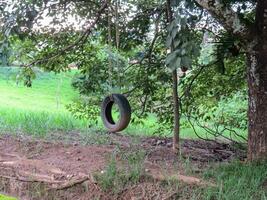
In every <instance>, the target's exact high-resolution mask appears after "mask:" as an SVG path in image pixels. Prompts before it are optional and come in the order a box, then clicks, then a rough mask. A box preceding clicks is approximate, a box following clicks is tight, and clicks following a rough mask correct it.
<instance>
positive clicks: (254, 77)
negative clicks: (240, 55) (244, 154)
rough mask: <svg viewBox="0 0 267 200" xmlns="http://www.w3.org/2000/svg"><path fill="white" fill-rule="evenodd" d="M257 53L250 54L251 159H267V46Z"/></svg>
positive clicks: (249, 128)
mask: <svg viewBox="0 0 267 200" xmlns="http://www.w3.org/2000/svg"><path fill="white" fill-rule="evenodd" d="M266 47H267V46H266V45H265V48H266ZM255 53H256V51H255V52H254V53H250V54H248V87H249V110H248V119H249V123H248V125H249V126H248V132H249V135H248V159H249V160H250V161H252V160H264V159H267V48H266V49H265V50H261V51H260V52H259V54H255Z"/></svg>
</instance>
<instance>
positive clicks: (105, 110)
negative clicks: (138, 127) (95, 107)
mask: <svg viewBox="0 0 267 200" xmlns="http://www.w3.org/2000/svg"><path fill="white" fill-rule="evenodd" d="M113 104H117V105H118V107H119V110H120V118H119V120H118V122H117V123H115V122H114V120H113V118H112V112H111V111H112V106H113ZM101 118H102V121H103V124H104V126H105V127H106V128H107V129H108V130H109V131H110V132H119V131H122V130H124V129H125V128H126V127H127V126H128V125H129V123H130V121H131V106H130V104H129V102H128V100H127V99H126V97H125V96H123V95H122V94H112V95H110V96H107V97H106V98H105V99H104V100H103V102H102V105H101Z"/></svg>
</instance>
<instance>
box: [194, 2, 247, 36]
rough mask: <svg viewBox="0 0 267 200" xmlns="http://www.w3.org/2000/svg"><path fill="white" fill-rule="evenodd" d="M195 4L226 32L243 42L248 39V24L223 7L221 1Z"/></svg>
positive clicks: (226, 7) (229, 9) (236, 14)
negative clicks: (205, 11) (204, 10)
mask: <svg viewBox="0 0 267 200" xmlns="http://www.w3.org/2000/svg"><path fill="white" fill-rule="evenodd" d="M195 2H196V3H197V4H198V5H199V6H200V7H202V8H203V9H206V10H207V11H208V12H209V13H210V14H211V15H212V17H214V18H215V19H216V20H217V21H218V22H219V23H220V24H221V25H222V26H223V27H224V28H225V29H226V30H227V31H229V32H230V33H232V34H233V35H235V36H239V37H241V39H243V40H247V39H249V37H250V26H249V25H248V24H250V23H249V22H248V21H246V20H245V19H244V18H242V17H241V16H239V15H238V13H236V12H235V11H233V10H232V9H231V8H230V7H229V6H227V5H225V4H224V3H223V1H222V0H195ZM245 21H246V23H245Z"/></svg>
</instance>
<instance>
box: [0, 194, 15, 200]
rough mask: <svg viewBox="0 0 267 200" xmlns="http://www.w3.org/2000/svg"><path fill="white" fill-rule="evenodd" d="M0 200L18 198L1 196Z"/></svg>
mask: <svg viewBox="0 0 267 200" xmlns="http://www.w3.org/2000/svg"><path fill="white" fill-rule="evenodd" d="M0 200H16V198H14V197H9V196H5V195H3V194H0Z"/></svg>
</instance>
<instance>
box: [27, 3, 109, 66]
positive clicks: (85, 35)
mask: <svg viewBox="0 0 267 200" xmlns="http://www.w3.org/2000/svg"><path fill="white" fill-rule="evenodd" d="M107 6H108V0H106V1H105V2H104V3H103V5H102V6H101V7H100V9H99V10H98V11H97V14H96V17H95V20H94V21H93V22H92V23H90V25H89V26H88V28H87V29H86V30H85V31H84V32H83V33H82V35H81V36H80V37H79V38H78V39H77V40H76V41H75V42H74V43H72V44H70V45H68V46H66V47H64V48H63V49H61V50H59V51H57V52H52V53H51V54H50V55H48V56H46V57H44V58H41V59H38V60H34V61H33V62H31V63H29V64H27V65H24V67H32V66H34V65H38V64H43V63H46V62H48V61H49V60H52V59H55V58H57V57H59V56H61V55H63V54H65V53H66V52H68V51H70V50H72V49H74V48H75V47H78V46H80V45H82V44H83V42H84V41H85V40H86V39H87V38H88V36H89V35H90V34H91V33H92V31H93V29H94V28H95V26H96V24H97V23H98V21H99V20H100V18H101V16H102V14H103V13H104V10H105V9H106V8H107Z"/></svg>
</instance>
